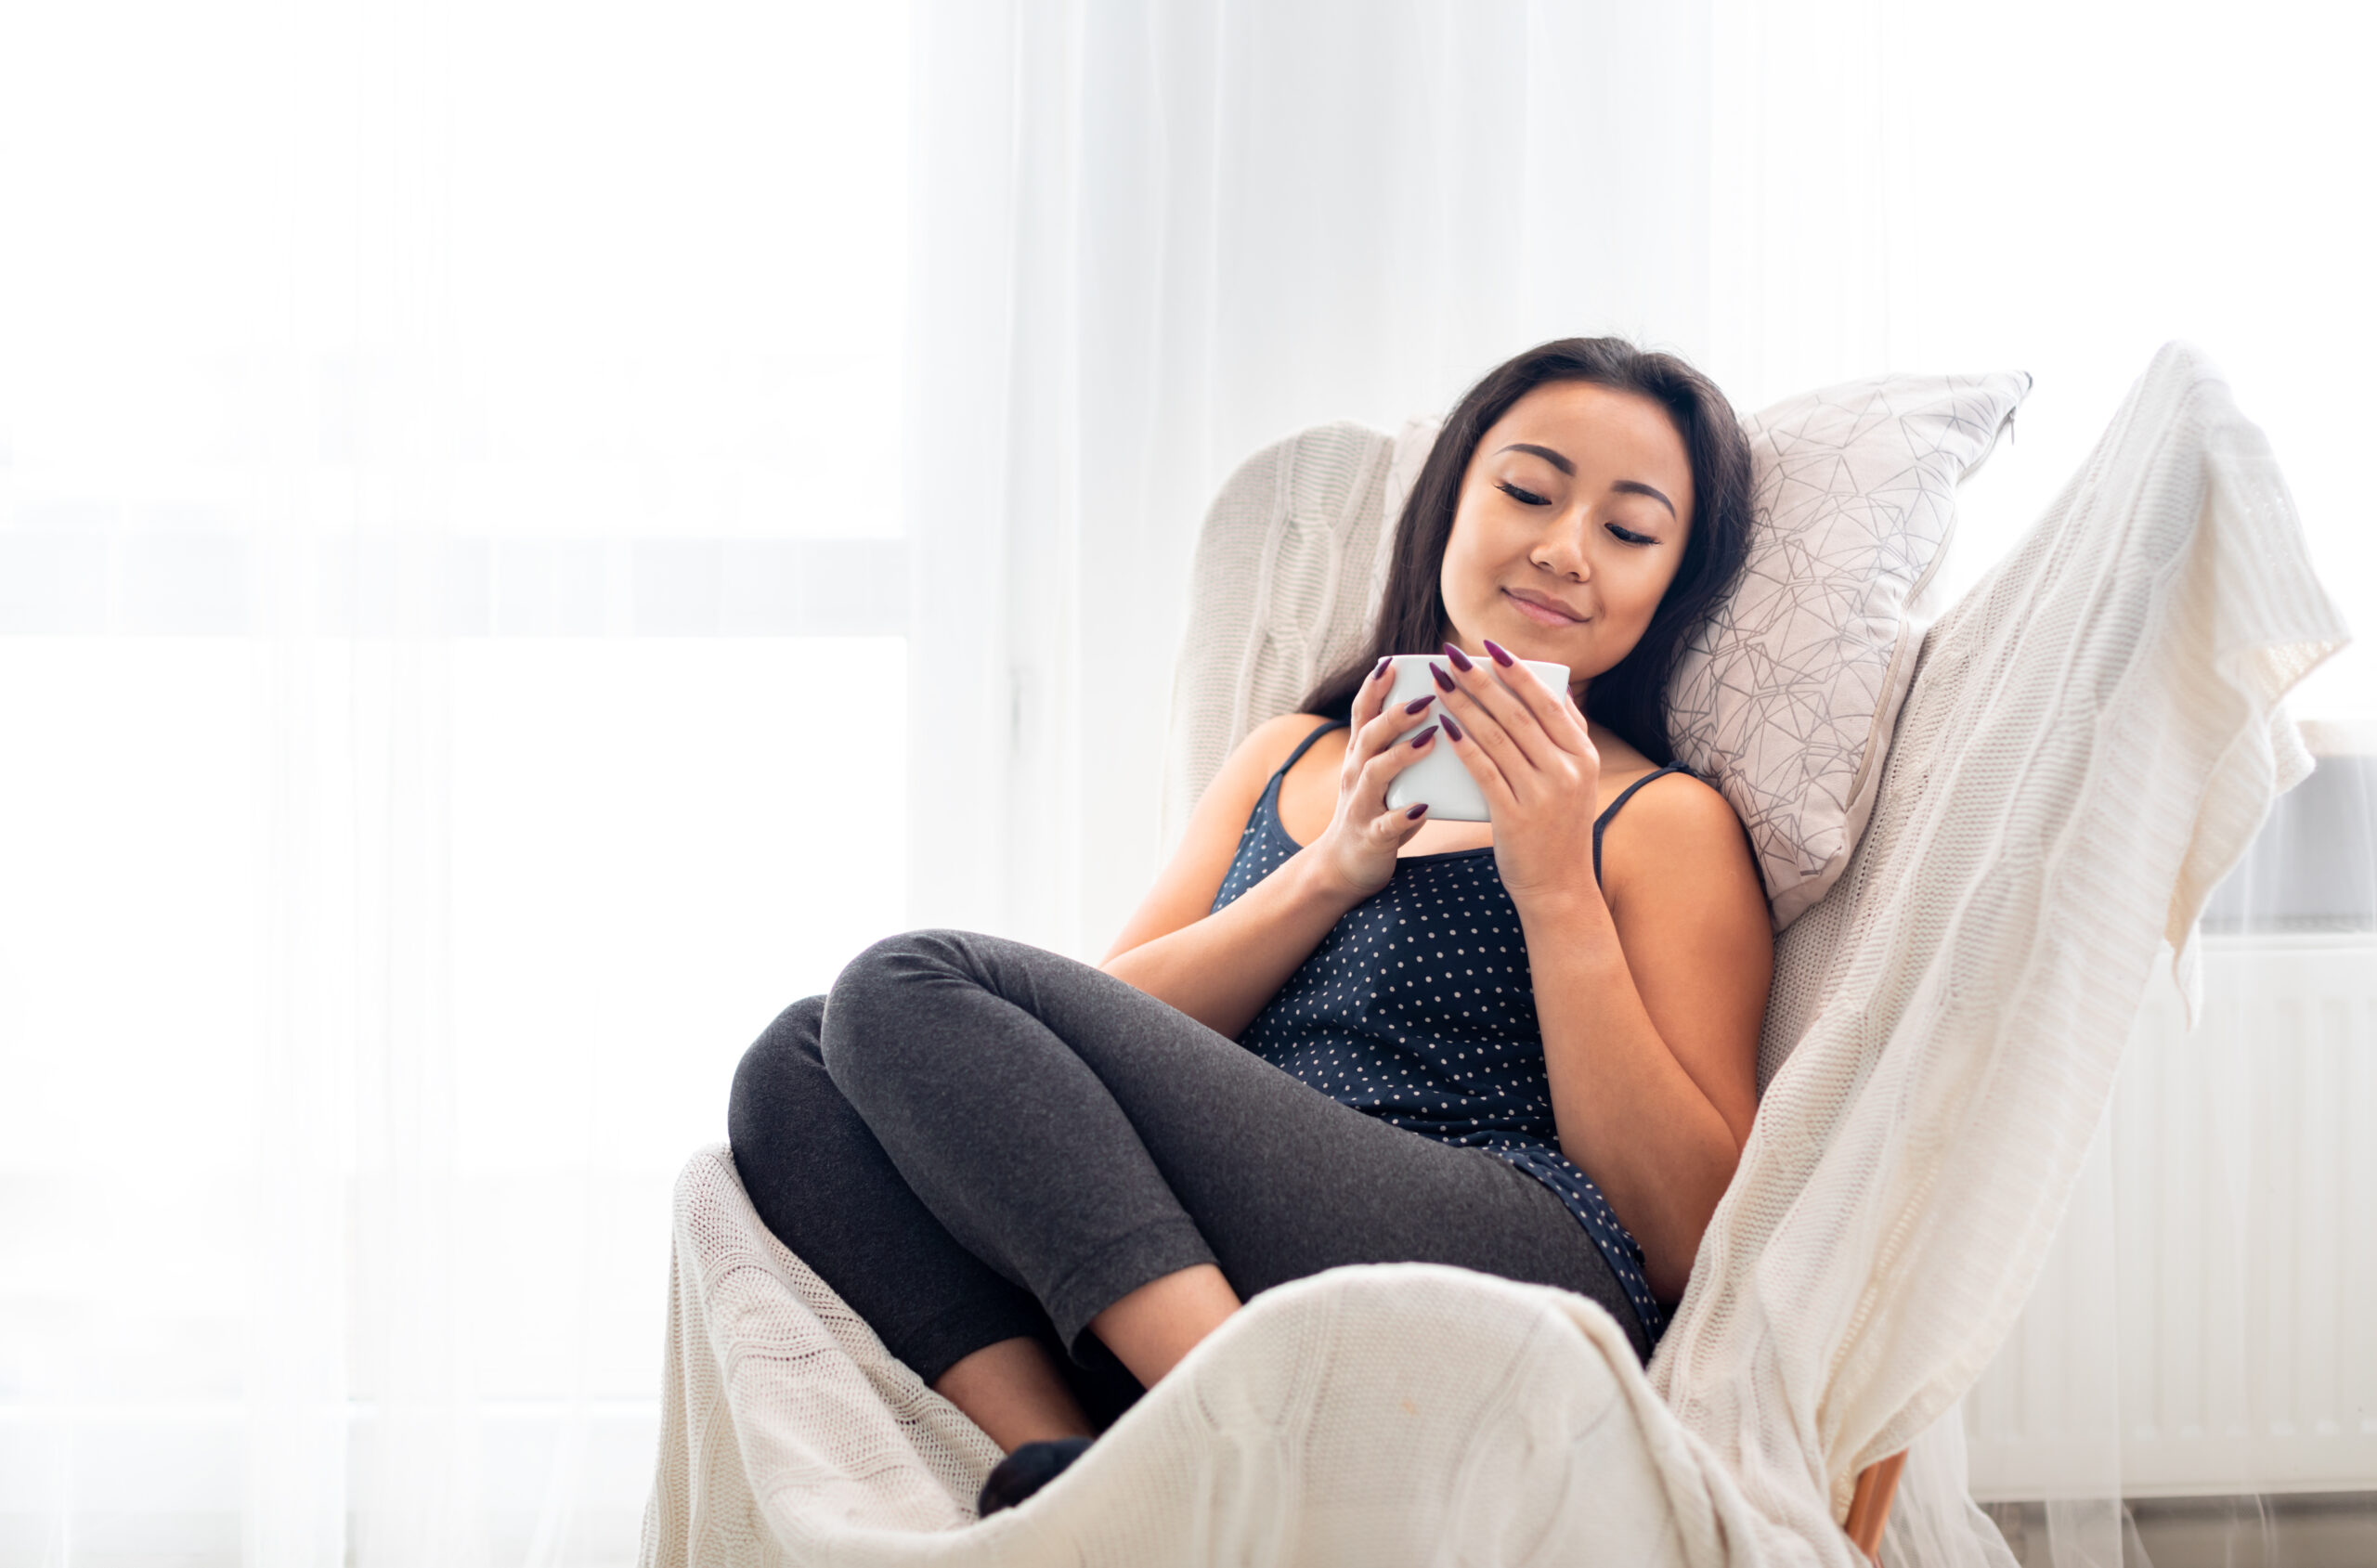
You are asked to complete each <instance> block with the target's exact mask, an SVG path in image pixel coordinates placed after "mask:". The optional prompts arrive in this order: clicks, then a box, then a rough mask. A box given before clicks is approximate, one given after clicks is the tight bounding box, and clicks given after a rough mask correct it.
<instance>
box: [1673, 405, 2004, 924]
mask: <svg viewBox="0 0 2377 1568" xmlns="http://www.w3.org/2000/svg"><path fill="white" fill-rule="evenodd" d="M2030 388H2031V378H2030V377H2029V376H2028V375H2026V374H2022V373H2020V372H2014V373H2001V374H1996V375H1986V376H1904V375H1900V376H1875V377H1872V378H1870V379H1868V380H1865V381H1858V382H1846V383H1844V384H1842V385H1840V386H1833V387H1826V388H1825V389H1824V390H1823V391H1821V392H1811V393H1808V394H1805V395H1801V396H1799V397H1792V398H1787V399H1786V400H1785V401H1783V402H1781V403H1777V404H1775V405H1774V406H1773V408H1767V409H1765V410H1763V411H1761V412H1760V413H1759V414H1757V415H1756V416H1754V417H1753V418H1751V419H1748V420H1747V421H1744V423H1743V428H1744V429H1745V430H1746V431H1747V434H1748V435H1749V443H1750V454H1751V459H1752V461H1753V463H1754V465H1755V470H1756V504H1757V519H1756V522H1755V524H1754V525H1753V526H1752V529H1751V533H1750V547H1749V559H1748V562H1747V564H1745V565H1744V567H1743V570H1742V577H1741V580H1740V581H1739V582H1738V583H1737V584H1735V586H1734V591H1733V592H1732V593H1730V594H1728V595H1727V596H1726V597H1725V598H1724V599H1723V600H1721V601H1720V602H1719V603H1718V604H1717V605H1716V606H1715V607H1714V608H1713V609H1712V611H1711V612H1710V615H1709V617H1708V621H1707V622H1706V623H1705V624H1703V626H1702V627H1701V628H1700V629H1699V631H1698V632H1697V633H1695V636H1694V637H1693V639H1692V641H1691V642H1690V643H1689V644H1688V645H1687V646H1686V647H1685V649H1684V651H1683V654H1682V657H1681V658H1680V659H1679V660H1678V661H1677V664H1676V670H1675V677H1674V679H1673V680H1672V681H1671V682H1670V683H1669V688H1668V702H1669V714H1670V716H1671V717H1670V719H1669V725H1670V729H1671V732H1672V734H1671V738H1672V740H1673V741H1674V743H1675V748H1676V760H1677V761H1678V762H1680V763H1682V765H1683V766H1685V767H1687V768H1689V769H1691V770H1692V771H1694V772H1695V773H1697V774H1699V775H1700V776H1701V777H1702V778H1705V779H1707V780H1708V781H1709V782H1710V783H1711V784H1715V785H1716V786H1717V787H1718V788H1719V789H1721V790H1722V791H1723V792H1724V796H1725V798H1726V799H1727V800H1729V801H1731V802H1732V803H1733V807H1734V810H1735V811H1736V812H1738V813H1739V814H1740V816H1741V819H1742V822H1743V823H1745V824H1746V825H1747V827H1748V829H1749V836H1750V842H1751V844H1752V846H1753V847H1754V848H1755V849H1756V850H1757V853H1758V862H1759V870H1760V874H1761V875H1763V876H1764V877H1765V879H1766V894H1767V899H1768V901H1769V904H1770V907H1771V908H1772V909H1773V915H1774V928H1775V929H1776V930H1778V931H1779V930H1781V929H1782V928H1783V927H1786V926H1787V925H1789V924H1790V923H1791V922H1792V921H1793V920H1795V919H1797V918H1798V917H1799V915H1800V914H1803V913H1804V912H1805V911H1806V910H1807V909H1808V908H1809V906H1811V905H1812V904H1813V903H1814V902H1815V901H1817V900H1818V899H1821V898H1822V897H1824V895H1825V889H1827V888H1830V887H1831V886H1832V885H1833V883H1834V881H1835V880H1836V879H1838V877H1839V875H1840V872H1841V868H1842V867H1843V866H1845V865H1847V864H1848V862H1849V853H1850V851H1851V849H1855V848H1856V846H1857V837H1858V835H1860V834H1861V833H1863V832H1864V829H1865V822H1866V819H1867V818H1868V817H1869V816H1871V815H1872V814H1873V810H1874V791H1875V788H1876V786H1877V784H1879V782H1880V780H1881V775H1882V759H1883V758H1884V757H1885V755H1887V753H1888V751H1889V749H1890V730H1891V727H1892V726H1893V725H1894V724H1895V723H1896V722H1897V720H1898V710H1899V706H1900V705H1901V704H1902V703H1903V702H1904V701H1905V700H1906V690H1907V687H1908V685H1909V684H1910V683H1911V682H1912V681H1913V680H1914V679H1915V655H1916V647H1917V645H1918V644H1919V643H1920V641H1922V635H1923V629H1924V628H1925V627H1926V626H1927V625H1929V621H1930V618H1931V616H1930V614H1929V612H1930V610H1931V608H1932V606H1930V605H1929V604H1928V603H1925V600H1924V590H1925V589H1926V588H1927V587H1928V586H1929V584H1930V583H1931V582H1932V581H1933V580H1934V578H1935V577H1937V576H1938V573H1939V570H1940V566H1941V564H1942V562H1943V561H1944V560H1945V559H1946V558H1947V553H1948V539H1949V536H1950V535H1951V534H1952V533H1953V532H1954V530H1955V492H1956V484H1957V482H1958V481H1959V480H1961V479H1963V478H1964V477H1965V476H1966V475H1967V474H1969V473H1972V472H1973V471H1974V470H1975V469H1977V468H1979V467H1980V466H1981V460H1982V459H1984V458H1986V457H1987V456H1988V455H1989V453H1990V450H1991V449H1992V448H1993V447H1995V446H1996V444H1997V437H1998V434H1999V433H2000V432H2001V431H2003V430H2004V429H2005V428H2006V426H2007V423H2008V422H2009V421H2011V420H2012V419H2013V416H2014V409H2015V408H2016V407H2017V406H2019V405H2020V402H2021V401H2022V398H2023V396H2024V395H2026V394H2028V393H2029V391H2030Z"/></svg>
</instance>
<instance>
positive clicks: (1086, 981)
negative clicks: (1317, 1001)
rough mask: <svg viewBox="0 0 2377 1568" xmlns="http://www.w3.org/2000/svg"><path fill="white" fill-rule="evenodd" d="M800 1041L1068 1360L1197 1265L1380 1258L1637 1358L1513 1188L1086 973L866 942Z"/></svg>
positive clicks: (1022, 960)
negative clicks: (1479, 1277)
mask: <svg viewBox="0 0 2377 1568" xmlns="http://www.w3.org/2000/svg"><path fill="white" fill-rule="evenodd" d="M821 1043H822V1047H823V1055H824V1060H825V1068H826V1070H827V1071H828V1072H829V1073H830V1074H831V1075H832V1077H833V1079H834V1082H836V1084H837V1085H838V1086H839V1088H840V1089H841V1090H842V1092H843V1094H844V1095H846V1096H847V1097H848V1099H849V1101H850V1103H851V1105H852V1106H853V1107H855V1108H856V1109H857V1111H858V1113H859V1115H860V1116H861V1117H862V1118H864V1120H865V1121H866V1123H867V1125H868V1127H869V1128H870V1129H871V1130H872V1131H873V1132H874V1134H875V1135H876V1137H877V1140H878V1141H879V1142H880V1144H881V1146H882V1147H883V1149H884V1151H885V1153H886V1154H887V1155H888V1156H889V1157H890V1160H891V1163H892V1164H893V1165H894V1166H895V1167H896V1168H897V1170H898V1171H899V1173H900V1175H901V1176H902V1178H903V1180H904V1181H905V1182H906V1184H907V1186H909V1187H911V1188H912V1189H913V1190H914V1191H915V1192H916V1195H917V1196H918V1197H919V1198H921V1199H923V1200H924V1203H925V1205H926V1207H927V1208H929V1210H931V1211H932V1212H933V1213H934V1214H935V1215H936V1216H937V1217H939V1219H940V1220H941V1221H942V1224H943V1225H945V1226H946V1227H947V1229H948V1231H949V1233H950V1234H951V1235H952V1236H954V1237H955V1238H956V1239H957V1240H958V1241H959V1242H960V1243H962V1244H963V1245H964V1246H965V1248H966V1249H967V1250H968V1251H971V1252H973V1253H974V1254H975V1255H976V1256H978V1257H980V1258H981V1259H982V1260H983V1261H984V1262H985V1263H989V1264H990V1265H991V1266H992V1267H994V1269H996V1270H997V1271H998V1273H999V1274H1000V1275H1001V1276H1003V1277H1005V1278H1007V1279H1009V1280H1011V1281H1013V1282H1015V1283H1017V1284H1019V1285H1021V1286H1023V1287H1024V1288H1025V1289H1028V1290H1030V1291H1031V1293H1032V1295H1033V1298H1034V1299H1035V1300H1037V1301H1038V1302H1040V1303H1041V1304H1042V1306H1043V1307H1045V1308H1046V1311H1047V1313H1048V1315H1049V1316H1050V1318H1051V1319H1052V1320H1053V1321H1054V1322H1055V1324H1056V1326H1057V1330H1058V1333H1059V1336H1060V1338H1061V1340H1062V1342H1063V1343H1064V1344H1065V1345H1066V1347H1067V1348H1068V1349H1070V1350H1072V1351H1073V1352H1074V1353H1075V1354H1082V1353H1083V1351H1084V1349H1085V1344H1084V1341H1085V1338H1086V1336H1085V1329H1086V1328H1088V1326H1089V1324H1090V1322H1091V1320H1092V1319H1093V1318H1096V1317H1098V1316H1099V1315H1101V1314H1103V1313H1105V1312H1106V1311H1107V1309H1108V1308H1110V1307H1112V1306H1114V1305H1116V1304H1118V1303H1122V1302H1124V1299H1125V1298H1127V1297H1130V1296H1132V1295H1133V1293H1134V1292H1137V1291H1138V1290H1140V1289H1142V1288H1143V1287H1147V1286H1149V1285H1150V1284H1153V1283H1156V1282H1159V1281H1165V1280H1167V1279H1168V1278H1169V1277H1170V1276H1178V1275H1183V1274H1184V1273H1188V1271H1194V1270H1196V1269H1197V1268H1199V1266H1200V1265H1208V1264H1210V1265H1214V1266H1215V1267H1217V1268H1218V1270H1219V1272H1220V1274H1221V1276H1223V1279H1224V1280H1225V1281H1226V1282H1227V1286H1228V1287H1229V1288H1230V1289H1232V1290H1233V1291H1234V1292H1235V1293H1236V1295H1237V1296H1238V1297H1239V1298H1241V1299H1242V1298H1244V1297H1247V1296H1251V1295H1253V1294H1254V1293H1255V1292H1257V1291H1259V1290H1263V1289H1268V1288H1269V1287H1270V1286H1273V1285H1277V1284H1279V1283H1282V1282H1283V1281H1285V1280H1289V1279H1295V1278H1301V1277H1303V1276H1306V1275H1310V1274H1316V1273H1318V1272H1319V1271H1320V1270H1322V1269H1325V1268H1330V1267H1333V1266H1335V1265H1337V1264H1340V1263H1388V1262H1400V1261H1416V1262H1430V1263H1454V1264H1458V1265H1461V1266H1463V1267H1468V1268H1474V1269H1478V1270H1480V1271H1482V1272H1485V1273H1489V1274H1497V1275H1500V1276H1504V1277H1507V1278H1513V1279H1521V1280H1528V1281H1533V1282H1538V1283H1544V1284H1552V1285H1558V1286H1561V1287H1564V1288H1565V1289H1572V1290H1578V1291H1581V1292H1583V1293H1585V1294H1588V1295H1591V1296H1592V1297H1594V1298H1595V1299H1596V1300H1598V1301H1600V1302H1602V1303H1603V1304H1604V1306H1606V1307H1607V1308H1608V1309H1609V1310H1610V1312H1611V1313H1612V1315H1615V1316H1616V1317H1617V1321H1618V1322H1619V1324H1620V1325H1621V1326H1622V1327H1623V1328H1625V1329H1626V1331H1627V1333H1628V1335H1629V1337H1630V1339H1631V1340H1632V1341H1633V1342H1634V1344H1635V1347H1636V1350H1637V1352H1638V1354H1647V1348H1648V1347H1647V1343H1646V1341H1645V1340H1644V1338H1643V1331H1642V1327H1641V1324H1640V1323H1639V1321H1638V1320H1637V1319H1636V1318H1635V1317H1634V1315H1633V1313H1632V1310H1631V1308H1630V1307H1629V1306H1628V1305H1627V1302H1626V1299H1625V1294H1624V1291H1623V1290H1622V1289H1620V1287H1619V1286H1618V1283H1617V1279H1616V1277H1615V1276H1613V1275H1612V1274H1611V1272H1610V1270H1609V1267H1608V1265H1607V1263H1604V1261H1603V1259H1602V1257H1601V1254H1600V1251H1598V1249H1596V1248H1595V1247H1594V1246H1593V1244H1592V1241H1591V1238H1589V1237H1588V1236H1586V1234H1585V1233H1584V1230H1583V1227H1582V1226H1580V1225H1578V1224H1577V1222H1576V1220H1575V1219H1574V1217H1573V1216H1571V1215H1570V1214H1569V1212H1568V1211H1567V1210H1566V1209H1565V1207H1563V1206H1562V1204H1561V1203H1560V1201H1559V1199H1557V1198H1555V1197H1553V1196H1552V1193H1551V1192H1550V1191H1548V1190H1547V1189H1545V1188H1544V1187H1543V1186H1541V1185H1540V1184H1539V1183H1538V1182H1536V1181H1535V1180H1534V1179H1533V1178H1532V1177H1529V1176H1528V1175H1526V1173H1524V1172H1521V1171H1518V1170H1516V1169H1514V1168H1513V1167H1512V1166H1510V1165H1508V1164H1506V1163H1504V1162H1503V1161H1501V1160H1497V1159H1495V1158H1494V1157H1493V1156H1491V1155H1488V1154H1485V1153H1483V1152H1481V1151H1478V1150H1474V1149H1462V1148H1456V1147H1451V1146H1448V1145H1445V1144H1440V1143H1437V1142H1435V1140H1433V1139H1429V1138H1424V1137H1422V1136H1419V1135H1418V1134H1411V1133H1407V1132H1405V1131H1403V1130H1402V1129H1400V1128H1397V1127H1394V1126H1391V1125H1389V1124H1388V1123H1386V1122H1384V1121H1380V1120H1378V1119H1376V1118H1373V1117H1370V1116H1367V1115H1365V1114H1363V1113H1362V1112H1360V1111H1357V1110H1355V1109H1353V1108H1350V1107H1347V1106H1343V1105H1340V1104H1338V1103H1337V1102H1336V1101H1334V1100H1331V1099H1330V1098H1329V1097H1328V1096H1327V1095H1322V1094H1321V1093H1319V1092H1318V1091H1317V1090H1314V1089H1311V1088H1308V1087H1306V1086H1305V1085H1304V1084H1303V1083H1301V1082H1297V1081H1296V1080H1294V1079H1292V1078H1291V1077H1289V1076H1288V1075H1287V1074H1285V1073H1283V1072H1280V1071H1279V1069H1276V1068H1274V1067H1272V1066H1271V1065H1270V1064H1268V1063H1266V1062H1265V1061H1263V1060H1261V1059H1260V1058H1259V1057H1256V1056H1253V1055H1252V1054H1251V1053H1249V1052H1247V1051H1246V1050H1244V1049H1243V1048H1242V1047H1240V1045H1239V1044H1238V1043H1236V1042H1234V1041H1231V1040H1230V1039H1228V1038H1227V1037H1226V1036H1224V1035H1221V1034H1218V1033H1215V1032H1214V1030H1210V1029H1207V1028H1206V1027H1205V1026H1204V1025H1202V1024H1201V1023H1198V1022H1197V1021H1196V1020H1195V1019H1193V1018H1190V1017H1188V1016H1187V1015H1186V1014H1184V1013H1181V1012H1180V1011H1178V1010H1177V1009H1176V1008H1174V1007H1171V1006H1168V1005H1166V1004H1163V1003H1162V1002H1159V1001H1157V1000H1156V999H1155V998H1153V997H1151V996H1149V995H1148V994H1146V993H1145V992H1144V991H1138V990H1137V989H1136V988H1134V987H1132V986H1130V985H1128V984H1125V983H1124V981H1121V980H1118V979H1116V978H1113V977H1112V976H1111V975H1108V974H1106V973H1104V972H1103V971H1101V970H1098V969H1095V968H1092V967H1091V966H1090V965H1085V964H1081V963H1078V962H1076V961H1074V960H1072V959H1069V958H1065V957H1063V956H1061V955H1059V954H1057V953H1051V952H1044V951H1042V950H1040V949H1037V948H1033V947H1030V946H1027V945H1025V944H1023V943H1020V942H1015V941H1009V940H1005V939H1001V938H996V937H987V936H981V935H978V934H975V933H971V932H965V931H946V930H937V931H918V932H912V933H909V934H907V935H905V936H902V937H895V938H890V939H889V940H885V941H881V942H878V943H877V944H876V945H875V946H873V947H871V948H869V949H868V950H867V951H866V952H864V953H862V954H860V955H859V957H857V958H856V959H853V960H852V961H851V964H850V965H847V966H846V967H845V968H844V969H843V971H842V973H841V976H840V978H838V979H837V980H836V982H835V985H834V991H833V993H832V999H831V1002H830V1004H829V1005H828V1007H827V1009H826V1014H825V1030H824V1035H823V1038H822V1042H821ZM1196 1277H1198V1276H1195V1275H1194V1274H1193V1273H1189V1278H1190V1279H1191V1280H1194V1279H1195V1278H1196ZM1164 1293H1166V1292H1165V1291H1163V1290H1159V1291H1158V1295H1159V1296H1161V1295H1163V1294H1164ZM1114 1348H1115V1349H1116V1350H1117V1351H1118V1352H1121V1353H1123V1354H1124V1359H1125V1360H1126V1361H1130V1360H1133V1359H1134V1356H1133V1354H1131V1353H1130V1352H1128V1351H1125V1350H1124V1347H1123V1346H1121V1345H1117V1346H1115V1347H1114Z"/></svg>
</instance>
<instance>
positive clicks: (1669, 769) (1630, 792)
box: [1593, 762, 1691, 886]
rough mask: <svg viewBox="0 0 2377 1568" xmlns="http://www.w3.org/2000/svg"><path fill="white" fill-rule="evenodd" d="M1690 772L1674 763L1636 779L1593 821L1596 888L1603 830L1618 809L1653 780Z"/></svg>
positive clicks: (1599, 869)
mask: <svg viewBox="0 0 2377 1568" xmlns="http://www.w3.org/2000/svg"><path fill="white" fill-rule="evenodd" d="M1689 771H1691V770H1690V769H1687V768H1682V767H1678V766H1677V765H1676V764H1675V763H1672V762H1670V763H1669V764H1668V765H1667V766H1666V767H1664V768H1655V769H1653V770H1652V771H1649V772H1647V773H1645V774H1643V776H1642V777H1641V778H1639V779H1636V780H1635V781H1634V782H1633V783H1632V784H1628V785H1627V786H1626V787H1625V788H1624V789H1621V790H1619V791H1618V792H1617V799H1615V800H1613V801H1611V802H1610V803H1609V810H1605V811H1604V812H1603V813H1602V814H1601V815H1600V816H1598V817H1595V818H1594V819H1593V882H1594V884H1595V885H1596V886H1598V885H1599V884H1600V882H1601V834H1602V829H1604V828H1605V827H1607V826H1608V825H1609V819H1610V818H1612V817H1614V816H1616V815H1617V809H1618V808H1619V807H1620V806H1623V805H1625V804H1626V803H1627V802H1628V801H1629V800H1631V799H1633V798H1634V792H1635V791H1636V790H1638V789H1640V788H1642V787H1643V785H1644V784H1649V783H1650V782H1651V781H1652V780H1653V779H1657V778H1665V777H1666V776H1667V775H1668V774H1669V773H1683V772H1689Z"/></svg>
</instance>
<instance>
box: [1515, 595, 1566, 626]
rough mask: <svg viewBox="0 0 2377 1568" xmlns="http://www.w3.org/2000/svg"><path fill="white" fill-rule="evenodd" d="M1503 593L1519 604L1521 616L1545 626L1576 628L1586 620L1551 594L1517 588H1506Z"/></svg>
mask: <svg viewBox="0 0 2377 1568" xmlns="http://www.w3.org/2000/svg"><path fill="white" fill-rule="evenodd" d="M1502 591H1503V592H1504V593H1507V594H1509V595H1510V596H1511V598H1512V599H1513V600H1514V601H1516V602H1517V603H1518V606H1519V613H1520V614H1521V615H1524V616H1526V617H1527V618H1528V619H1529V620H1532V621H1538V622H1540V623H1541V624H1543V625H1545V626H1575V625H1577V624H1578V622H1579V621H1582V620H1583V619H1584V618H1585V617H1584V616H1580V615H1578V614H1577V613H1576V612H1575V611H1574V610H1571V609H1570V608H1568V606H1566V605H1565V604H1563V603H1560V601H1558V600H1557V599H1554V598H1552V596H1551V595H1549V594H1544V593H1534V592H1530V591H1528V590H1524V589H1516V588H1506V589H1504V590H1502Z"/></svg>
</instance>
